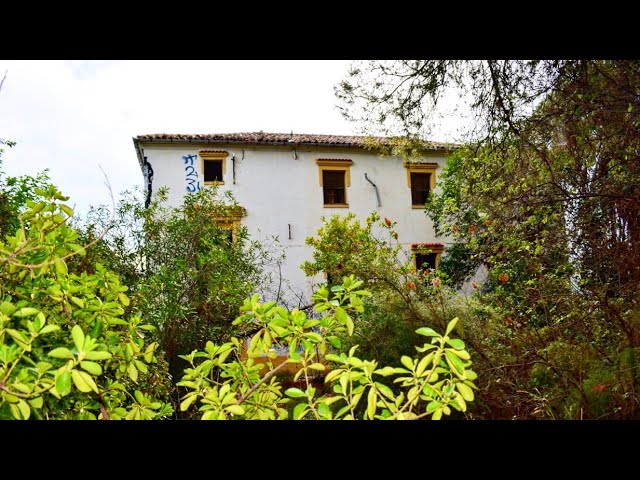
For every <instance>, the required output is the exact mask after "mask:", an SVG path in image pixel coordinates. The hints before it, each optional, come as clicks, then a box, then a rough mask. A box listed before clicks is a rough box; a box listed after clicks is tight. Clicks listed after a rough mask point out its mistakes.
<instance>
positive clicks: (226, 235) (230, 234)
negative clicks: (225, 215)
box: [224, 229, 233, 243]
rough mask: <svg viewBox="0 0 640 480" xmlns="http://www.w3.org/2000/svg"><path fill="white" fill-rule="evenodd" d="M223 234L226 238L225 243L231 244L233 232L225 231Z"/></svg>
mask: <svg viewBox="0 0 640 480" xmlns="http://www.w3.org/2000/svg"><path fill="white" fill-rule="evenodd" d="M224 234H225V237H226V238H227V241H228V242H229V243H233V230H231V229H229V230H225V231H224Z"/></svg>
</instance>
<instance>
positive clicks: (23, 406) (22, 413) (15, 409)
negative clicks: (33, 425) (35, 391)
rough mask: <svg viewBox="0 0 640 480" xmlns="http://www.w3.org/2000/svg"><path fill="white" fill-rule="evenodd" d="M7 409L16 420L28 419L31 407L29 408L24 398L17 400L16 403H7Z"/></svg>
mask: <svg viewBox="0 0 640 480" xmlns="http://www.w3.org/2000/svg"><path fill="white" fill-rule="evenodd" d="M9 409H10V410H11V414H12V415H13V417H14V418H16V419H17V420H29V417H30V416H31V408H29V404H28V403H27V402H25V401H24V400H22V399H20V400H18V403H12V404H10V405H9Z"/></svg>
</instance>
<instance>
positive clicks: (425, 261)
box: [411, 243, 444, 271]
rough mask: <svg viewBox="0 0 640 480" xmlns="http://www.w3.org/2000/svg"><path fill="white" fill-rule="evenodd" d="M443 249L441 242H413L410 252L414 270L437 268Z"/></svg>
mask: <svg viewBox="0 0 640 480" xmlns="http://www.w3.org/2000/svg"><path fill="white" fill-rule="evenodd" d="M443 250H444V245H443V244H441V243H413V244H411V253H412V254H413V262H414V263H413V264H414V267H415V268H416V271H425V270H437V269H438V265H439V264H440V256H441V255H442V251H443Z"/></svg>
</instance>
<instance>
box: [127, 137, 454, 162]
mask: <svg viewBox="0 0 640 480" xmlns="http://www.w3.org/2000/svg"><path fill="white" fill-rule="evenodd" d="M133 140H134V144H135V145H136V148H138V145H139V143H185V144H187V143H205V144H218V145H263V146H270V145H273V146H292V147H299V146H305V147H335V148H359V149H363V150H365V149H367V147H366V146H364V145H355V144H352V143H318V142H290V141H286V142H280V141H275V142H251V141H246V140H228V139H224V140H218V139H211V138H202V139H189V138H175V137H173V138H172V137H169V138H144V139H140V138H139V137H134V138H133ZM455 148H456V147H455V146H453V147H451V148H448V147H445V146H432V147H427V148H425V150H426V151H434V152H452V151H453V150H454V149H455ZM140 158H141V157H140V152H138V160H139V161H140V162H141V163H140V166H141V167H142V161H141V160H140Z"/></svg>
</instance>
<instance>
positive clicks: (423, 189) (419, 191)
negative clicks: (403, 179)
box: [404, 162, 438, 208]
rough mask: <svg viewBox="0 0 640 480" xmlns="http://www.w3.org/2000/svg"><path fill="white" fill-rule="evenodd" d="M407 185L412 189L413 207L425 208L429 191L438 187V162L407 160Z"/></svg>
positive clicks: (405, 165) (405, 164)
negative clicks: (413, 161)
mask: <svg viewBox="0 0 640 480" xmlns="http://www.w3.org/2000/svg"><path fill="white" fill-rule="evenodd" d="M404 167H405V168H406V169H407V185H408V186H409V189H410V190H411V207H412V208H424V204H425V203H426V202H427V198H429V192H431V191H432V190H433V189H434V188H435V187H436V169H437V168H438V164H437V163H412V162H405V163H404Z"/></svg>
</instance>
